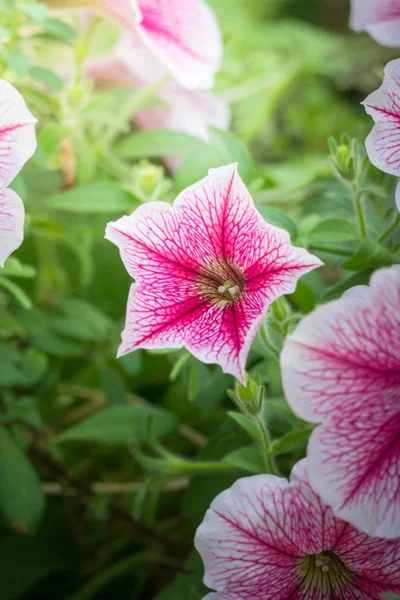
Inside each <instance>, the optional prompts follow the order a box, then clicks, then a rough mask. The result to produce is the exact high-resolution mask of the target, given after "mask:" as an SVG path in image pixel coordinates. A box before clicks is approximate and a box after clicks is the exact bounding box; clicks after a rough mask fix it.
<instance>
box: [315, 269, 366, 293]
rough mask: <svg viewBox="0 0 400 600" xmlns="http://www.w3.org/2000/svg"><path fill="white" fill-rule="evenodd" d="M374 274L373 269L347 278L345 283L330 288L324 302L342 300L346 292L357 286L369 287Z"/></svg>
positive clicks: (341, 282)
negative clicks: (341, 297)
mask: <svg viewBox="0 0 400 600" xmlns="http://www.w3.org/2000/svg"><path fill="white" fill-rule="evenodd" d="M372 273H373V269H366V270H365V271H360V272H358V273H354V274H353V275H350V277H347V278H346V279H345V280H344V281H340V282H339V283H337V284H336V285H334V286H333V287H331V288H329V290H328V291H327V292H325V293H324V294H323V295H322V300H324V301H327V300H333V299H335V298H340V296H341V295H342V294H344V292H346V291H347V290H349V289H350V288H352V287H354V286H356V285H367V284H368V283H369V280H370V277H371V275H372Z"/></svg>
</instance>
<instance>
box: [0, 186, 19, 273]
mask: <svg viewBox="0 0 400 600" xmlns="http://www.w3.org/2000/svg"><path fill="white" fill-rule="evenodd" d="M23 238H24V205H23V204H22V200H21V198H20V197H19V196H18V194H16V193H15V192H14V191H13V190H10V189H5V190H0V267H3V266H4V263H5V260H6V259H7V258H8V257H9V256H10V254H11V253H12V252H14V250H16V249H17V248H19V246H20V245H21V244H22V240H23Z"/></svg>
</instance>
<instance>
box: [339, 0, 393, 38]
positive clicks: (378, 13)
mask: <svg viewBox="0 0 400 600" xmlns="http://www.w3.org/2000/svg"><path fill="white" fill-rule="evenodd" d="M350 26H351V28H352V29H354V31H368V33H369V34H370V35H371V37H372V38H374V39H375V40H376V41H377V42H379V43H380V44H383V45H384V46H393V47H397V46H400V6H399V3H398V2H397V0H352V2H351V16H350Z"/></svg>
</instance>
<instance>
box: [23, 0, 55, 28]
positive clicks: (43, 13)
mask: <svg viewBox="0 0 400 600" xmlns="http://www.w3.org/2000/svg"><path fill="white" fill-rule="evenodd" d="M23 11H24V13H25V14H26V15H28V16H29V17H30V18H31V19H32V21H35V22H36V23H43V21H44V20H45V19H46V18H47V15H48V12H49V9H48V8H47V6H46V5H45V4H43V2H32V3H29V4H24V5H23Z"/></svg>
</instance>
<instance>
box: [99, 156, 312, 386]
mask: <svg viewBox="0 0 400 600" xmlns="http://www.w3.org/2000/svg"><path fill="white" fill-rule="evenodd" d="M106 238H107V239H109V240H110V241H112V242H113V243H114V244H116V245H117V246H118V247H119V249H120V253H121V257H122V260H123V261H124V264H125V266H126V268H127V270H128V272H129V274H130V275H131V276H132V277H133V278H134V279H135V284H134V285H132V288H131V292H130V296H129V301H128V308H127V317H126V328H125V330H124V332H123V334H122V345H121V346H120V349H119V356H122V355H124V354H127V353H128V352H132V351H133V350H136V349H138V348H180V347H182V346H185V347H186V348H187V349H188V350H189V351H190V352H192V354H194V355H195V356H196V357H197V358H199V359H200V360H202V361H203V362H206V363H218V364H219V365H221V367H222V369H223V370H224V371H225V372H227V373H231V374H233V375H235V376H236V377H238V378H239V379H240V380H241V381H243V382H244V367H245V361H246V358H247V355H248V352H249V350H250V346H251V342H252V341H253V339H254V336H255V335H256V333H257V330H258V328H259V326H260V325H261V322H262V320H263V317H264V315H265V313H266V311H267V308H268V305H269V304H270V302H272V301H273V300H275V299H276V298H278V297H279V296H281V295H282V294H286V293H291V292H293V291H294V289H295V287H296V283H297V280H298V279H299V277H300V276H301V275H303V274H304V273H307V272H309V271H311V270H312V269H315V268H316V267H318V266H319V265H320V264H321V262H320V260H319V259H317V258H315V257H314V256H312V255H310V254H309V253H308V252H306V250H303V249H301V248H294V247H293V246H292V245H291V244H290V238H289V234H288V233H287V232H286V231H283V230H281V229H278V228H276V227H273V226H272V225H269V224H267V223H265V221H263V219H262V218H261V216H260V214H259V213H258V212H257V211H256V209H255V207H254V204H253V201H252V199H251V197H250V195H249V193H248V191H247V189H246V187H245V185H244V184H243V182H242V180H241V178H240V176H239V174H238V172H237V167H236V165H229V166H226V167H221V168H219V169H211V170H210V172H209V174H208V176H207V177H206V178H205V179H203V180H202V181H200V182H198V183H196V184H195V185H193V186H191V187H189V188H188V189H186V190H184V191H183V192H182V193H181V194H180V195H179V196H178V197H177V199H176V200H175V202H174V205H173V206H172V207H171V206H170V205H168V204H166V203H163V202H150V203H148V204H146V205H143V206H141V207H139V208H138V209H137V210H136V211H135V212H134V213H133V215H131V216H129V217H122V219H120V220H119V221H117V222H115V223H109V224H108V226H107V230H106Z"/></svg>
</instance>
